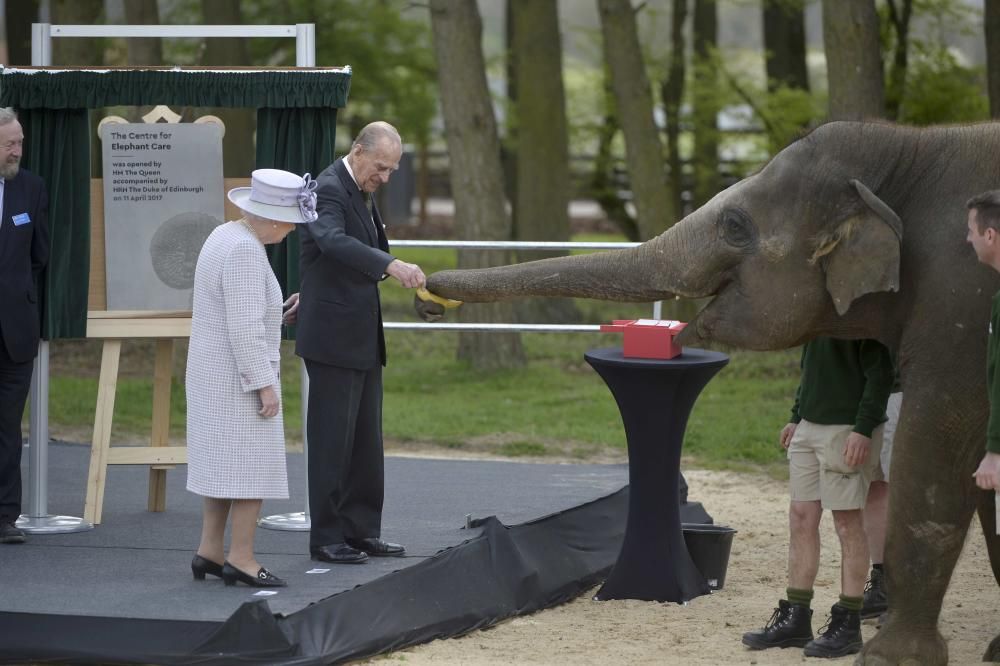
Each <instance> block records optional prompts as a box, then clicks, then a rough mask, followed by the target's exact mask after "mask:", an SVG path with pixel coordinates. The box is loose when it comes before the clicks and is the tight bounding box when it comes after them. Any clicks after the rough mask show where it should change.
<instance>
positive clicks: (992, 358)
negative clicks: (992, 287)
mask: <svg viewBox="0 0 1000 666" xmlns="http://www.w3.org/2000/svg"><path fill="white" fill-rule="evenodd" d="M998 358H1000V291H998V292H997V293H996V295H995V296H993V310H992V311H991V312H990V339H989V342H988V343H987V346H986V387H987V391H989V394H990V423H989V426H987V428H986V450H987V451H989V452H991V453H1000V414H997V410H998V409H1000V375H998V374H997V359H998Z"/></svg>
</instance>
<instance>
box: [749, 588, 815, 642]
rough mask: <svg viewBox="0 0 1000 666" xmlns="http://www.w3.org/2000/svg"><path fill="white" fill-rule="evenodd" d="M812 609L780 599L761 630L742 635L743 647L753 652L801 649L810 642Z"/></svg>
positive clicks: (811, 635) (811, 636)
mask: <svg viewBox="0 0 1000 666" xmlns="http://www.w3.org/2000/svg"><path fill="white" fill-rule="evenodd" d="M812 614H813V612H812V609H811V608H808V607H806V606H802V605H799V604H791V603H788V602H787V601H786V600H784V599H782V600H781V601H779V602H778V607H777V608H775V609H774V614H773V615H771V619H770V620H768V621H767V624H765V625H764V628H763V629H758V630H757V631H748V632H747V633H745V634H743V645H746V646H747V647H749V648H751V649H753V650H766V649H767V648H773V647H777V648H786V647H803V646H804V645H806V643H808V642H809V641H811V640H812V638H813V630H812Z"/></svg>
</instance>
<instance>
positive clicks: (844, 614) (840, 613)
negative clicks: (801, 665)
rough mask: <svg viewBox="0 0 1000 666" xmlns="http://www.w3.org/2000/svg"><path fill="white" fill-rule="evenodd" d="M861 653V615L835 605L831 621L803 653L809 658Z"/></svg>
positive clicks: (832, 609) (831, 611)
mask: <svg viewBox="0 0 1000 666" xmlns="http://www.w3.org/2000/svg"><path fill="white" fill-rule="evenodd" d="M860 651H861V613H859V612H858V611H851V610H847V609H846V608H844V607H843V606H841V605H840V604H834V605H833V608H831V609H830V620H829V621H828V622H827V623H826V626H824V627H823V628H822V629H820V630H819V636H818V637H817V638H816V640H814V641H811V642H810V643H809V645H806V647H805V649H804V650H803V651H802V652H803V653H805V655H806V656H807V657H843V656H844V655H848V654H854V653H855V652H860Z"/></svg>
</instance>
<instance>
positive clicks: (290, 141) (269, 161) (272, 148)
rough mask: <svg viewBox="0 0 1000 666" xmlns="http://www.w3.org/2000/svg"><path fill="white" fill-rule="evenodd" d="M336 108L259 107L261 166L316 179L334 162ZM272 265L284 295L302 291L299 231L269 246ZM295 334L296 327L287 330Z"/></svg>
mask: <svg viewBox="0 0 1000 666" xmlns="http://www.w3.org/2000/svg"><path fill="white" fill-rule="evenodd" d="M336 133H337V109H334V108H327V109H311V108H306V109H258V110H257V156H256V166H257V168H258V169H284V170H285V171H292V172H294V173H297V174H300V175H301V174H305V173H309V174H311V175H312V177H313V178H316V177H317V176H319V173H320V171H322V170H323V169H325V168H326V167H328V166H329V165H330V164H331V163H332V162H333V156H334V139H335V138H336ZM267 253H268V256H269V257H270V259H271V267H272V268H273V269H274V274H275V275H276V276H278V282H279V283H280V284H281V288H282V290H283V292H284V293H285V295H286V296H287V295H288V294H293V293H295V292H297V291H298V290H299V234H298V232H297V231H293V232H292V233H290V234H289V235H288V237H287V238H285V240H284V241H282V242H281V243H280V244H278V245H269V246H268V247H267ZM285 332H286V337H288V338H290V339H292V338H294V337H295V332H294V328H293V329H287V328H286V329H285Z"/></svg>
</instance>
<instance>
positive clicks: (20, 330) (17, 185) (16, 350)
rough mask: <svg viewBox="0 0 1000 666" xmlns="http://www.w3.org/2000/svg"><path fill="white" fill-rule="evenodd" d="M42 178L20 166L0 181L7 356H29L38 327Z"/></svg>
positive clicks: (45, 244) (43, 251) (1, 323)
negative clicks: (12, 173)
mask: <svg viewBox="0 0 1000 666" xmlns="http://www.w3.org/2000/svg"><path fill="white" fill-rule="evenodd" d="M48 213H49V197H48V194H47V193H46V191H45V183H44V182H43V181H42V179H41V178H39V177H38V176H36V175H35V174H33V173H30V172H28V171H25V170H24V169H21V170H20V171H18V174H17V175H16V176H14V177H13V178H11V179H9V180H7V181H6V182H5V183H4V189H3V211H2V217H0V338H2V341H3V345H4V346H5V347H6V349H7V353H8V354H9V355H10V357H11V359H12V360H14V361H15V362H18V363H23V362H26V361H30V360H31V359H33V358H34V357H35V355H36V354H37V353H38V338H39V332H40V330H41V317H40V316H39V315H40V313H39V307H38V301H39V298H38V296H39V290H40V284H41V282H40V280H41V276H42V270H43V269H44V268H45V265H46V264H47V263H48V260H49V218H48Z"/></svg>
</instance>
